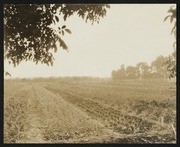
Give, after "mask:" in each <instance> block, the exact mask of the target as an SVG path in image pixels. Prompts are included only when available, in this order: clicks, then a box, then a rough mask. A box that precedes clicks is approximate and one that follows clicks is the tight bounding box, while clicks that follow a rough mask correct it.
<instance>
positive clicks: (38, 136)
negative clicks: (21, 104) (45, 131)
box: [19, 86, 47, 143]
mask: <svg viewBox="0 0 180 147" xmlns="http://www.w3.org/2000/svg"><path fill="white" fill-rule="evenodd" d="M23 89H26V90H27V91H28V92H30V96H29V97H27V101H28V111H29V114H28V125H27V126H26V132H25V136H26V137H25V139H24V140H21V141H19V143H47V142H46V141H45V140H44V139H43V135H42V131H41V127H42V125H41V117H40V114H39V112H38V109H37V102H38V101H39V100H38V97H37V95H36V93H35V89H34V88H33V86H26V87H24V88H23Z"/></svg>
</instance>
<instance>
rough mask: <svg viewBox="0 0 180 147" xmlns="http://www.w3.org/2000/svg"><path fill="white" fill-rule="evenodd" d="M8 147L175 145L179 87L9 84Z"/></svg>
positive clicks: (85, 82)
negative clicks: (13, 146) (19, 146)
mask: <svg viewBox="0 0 180 147" xmlns="http://www.w3.org/2000/svg"><path fill="white" fill-rule="evenodd" d="M4 89H5V90H4V142H5V143H122V144H126V143H138V144H141V143H150V144H151V143H176V131H175V130H176V84H175V83H174V82H170V81H113V80H111V79H81V78H78V79H73V78H72V79H71V78H69V79H68V78H64V79H63V78H60V79H55V80H5V82H4Z"/></svg>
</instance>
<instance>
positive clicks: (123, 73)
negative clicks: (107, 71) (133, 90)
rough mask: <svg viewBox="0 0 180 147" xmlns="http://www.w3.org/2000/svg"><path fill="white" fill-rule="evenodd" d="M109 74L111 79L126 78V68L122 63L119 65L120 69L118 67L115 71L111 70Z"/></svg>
mask: <svg viewBox="0 0 180 147" xmlns="http://www.w3.org/2000/svg"><path fill="white" fill-rule="evenodd" d="M111 76H112V77H113V79H121V80H122V79H125V78H126V69H125V66H124V64H122V65H121V67H120V69H118V70H117V71H115V70H113V71H112V73H111Z"/></svg>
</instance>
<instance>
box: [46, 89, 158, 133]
mask: <svg viewBox="0 0 180 147" xmlns="http://www.w3.org/2000/svg"><path fill="white" fill-rule="evenodd" d="M47 89H48V90H50V91H52V92H54V93H58V91H59V90H57V89H52V88H47ZM59 94H60V95H61V96H63V98H65V99H66V100H68V101H69V102H71V103H73V104H74V105H76V106H78V107H80V108H81V109H83V110H84V111H86V112H87V113H88V114H89V115H91V116H92V117H96V118H98V119H100V120H101V121H102V122H103V123H104V124H105V125H106V126H107V127H109V128H110V129H113V130H114V131H117V132H119V133H125V134H131V133H143V132H147V131H150V130H151V128H152V127H153V125H156V124H155V122H151V121H147V120H145V119H142V118H138V117H136V116H130V115H128V114H127V113H125V114H124V113H123V112H121V111H119V110H118V109H114V108H111V107H108V106H105V105H102V104H100V103H98V102H96V101H94V100H91V99H87V98H82V97H79V96H77V95H75V94H72V93H69V92H65V91H59Z"/></svg>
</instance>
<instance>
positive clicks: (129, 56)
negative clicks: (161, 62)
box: [4, 4, 175, 78]
mask: <svg viewBox="0 0 180 147" xmlns="http://www.w3.org/2000/svg"><path fill="white" fill-rule="evenodd" d="M110 6H111V8H110V9H108V10H107V14H106V17H104V18H102V19H101V20H100V23H99V24H97V23H95V24H93V25H92V24H91V23H90V22H89V23H86V22H85V21H84V20H82V19H81V18H79V17H78V16H76V15H74V16H72V17H70V18H69V19H68V20H67V21H65V22H64V21H63V20H62V19H61V21H60V24H58V26H62V25H66V26H67V28H68V29H70V30H71V31H72V34H65V36H64V37H63V38H62V39H63V40H64V41H65V42H66V44H67V45H68V48H69V52H67V51H65V50H63V49H62V48H59V49H58V52H57V53H55V54H54V53H53V54H54V58H55V62H54V65H53V66H52V67H51V66H47V65H42V64H38V65H36V64H35V63H34V62H32V61H28V62H26V61H24V62H21V63H20V64H19V65H18V66H17V67H15V68H14V67H13V66H12V65H9V64H8V62H7V61H6V60H5V61H4V69H5V70H7V71H8V72H10V73H11V75H12V78H32V77H53V76H55V77H59V76H61V77H62V76H93V77H110V76H111V72H112V70H117V69H118V68H120V65H121V64H124V65H125V66H129V65H132V66H135V65H136V64H137V63H139V62H147V63H148V64H150V63H151V62H152V61H153V60H155V58H156V57H157V56H159V55H163V56H167V55H169V54H170V53H171V52H172V51H173V47H172V44H173V42H174V41H175V40H174V37H173V36H172V35H170V32H171V29H172V27H173V26H172V24H170V22H169V21H167V22H164V21H163V20H164V18H165V17H166V16H167V15H168V13H167V11H168V9H169V8H170V6H172V4H112V5H110ZM58 26H54V27H58ZM5 78H7V77H5Z"/></svg>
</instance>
